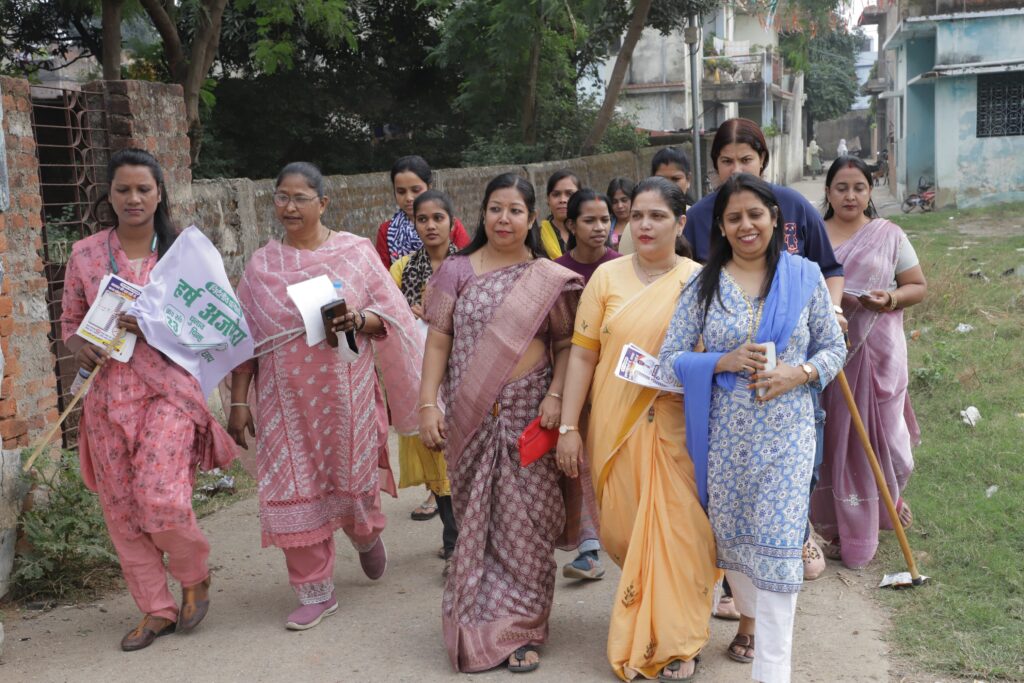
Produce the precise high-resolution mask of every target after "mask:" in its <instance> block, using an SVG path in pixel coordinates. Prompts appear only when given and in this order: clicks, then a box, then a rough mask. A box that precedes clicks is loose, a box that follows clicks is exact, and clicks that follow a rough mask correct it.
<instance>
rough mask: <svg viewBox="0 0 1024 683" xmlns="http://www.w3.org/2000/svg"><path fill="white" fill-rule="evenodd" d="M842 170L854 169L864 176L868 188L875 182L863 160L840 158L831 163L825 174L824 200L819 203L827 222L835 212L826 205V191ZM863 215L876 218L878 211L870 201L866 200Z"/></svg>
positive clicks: (829, 205) (847, 157)
mask: <svg viewBox="0 0 1024 683" xmlns="http://www.w3.org/2000/svg"><path fill="white" fill-rule="evenodd" d="M844 168H855V169H857V170H858V171H860V172H861V173H863V174H864V180H866V181H868V187H874V185H875V180H874V178H872V177H871V169H869V168H868V165H867V164H865V163H864V161H863V160H861V159H858V158H857V157H852V156H848V155H847V156H841V157H839V158H838V159H836V160H835V161H833V162H832V165H831V166H829V168H828V173H826V174H825V199H823V200H822V201H821V208H822V210H823V211H824V212H825V216H824V219H825V220H828V219H829V218H832V216H834V215H836V212H835V211H834V210H833V209H832V205H831V204H829V203H828V190H829V188H831V187H832V181H833V180H835V177H836V174H837V173H839V171H841V170H843V169H844ZM864 215H865V216H867V217H868V218H878V211H877V210H876V209H875V202H874V200H872V199H868V205H867V208H866V209H864Z"/></svg>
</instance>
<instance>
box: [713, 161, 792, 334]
mask: <svg viewBox="0 0 1024 683" xmlns="http://www.w3.org/2000/svg"><path fill="white" fill-rule="evenodd" d="M740 192H752V193H753V194H755V195H756V196H757V197H758V199H760V200H761V203H763V204H764V205H765V206H766V207H768V209H769V210H770V211H771V212H772V213H773V215H774V217H775V229H774V230H773V231H772V239H771V242H770V243H769V244H768V251H767V253H766V254H765V259H766V262H767V268H766V270H765V275H764V281H763V282H762V283H761V296H768V291H769V290H770V289H771V286H772V280H774V279H775V271H776V269H777V268H778V266H779V259H781V258H782V256H781V254H782V250H783V249H784V248H785V223H784V221H783V218H782V209H780V208H779V202H778V200H777V199H776V198H775V193H774V192H772V186H771V185H769V184H768V183H767V182H766V181H764V180H762V179H761V178H759V177H757V176H756V175H753V174H750V173H737V174H736V175H734V176H732V177H731V178H729V179H728V180H726V181H725V182H724V183H723V184H722V186H721V187H720V188H718V195H717V196H716V197H715V206H714V208H713V209H712V213H711V254H710V256H709V257H708V262H707V264H706V265H705V266H704V269H703V270H702V271H701V273H700V276H699V277H698V278H697V279H696V280H694V282H695V283H697V285H698V286H699V287H700V289H699V292H698V299H699V301H700V303H701V317H702V318H707V315H708V309H709V308H711V302H712V301H713V300H714V298H715V297H716V296H718V297H719V301H721V296H720V294H719V289H718V286H719V283H720V282H721V276H722V269H723V268H724V267H725V264H726V263H728V262H729V261H730V260H731V259H732V245H731V244H730V243H729V240H728V239H726V237H725V235H723V234H722V233H723V230H722V219H723V216H724V215H725V209H726V207H727V206H728V205H729V199H730V198H731V197H732V196H733V195H735V194H738V193H740Z"/></svg>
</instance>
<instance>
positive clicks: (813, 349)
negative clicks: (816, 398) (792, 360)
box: [807, 276, 846, 389]
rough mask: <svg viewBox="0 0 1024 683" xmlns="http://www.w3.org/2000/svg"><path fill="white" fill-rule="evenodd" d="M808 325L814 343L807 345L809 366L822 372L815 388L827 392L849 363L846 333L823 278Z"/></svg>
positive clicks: (812, 304) (816, 293)
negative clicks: (840, 326)
mask: <svg viewBox="0 0 1024 683" xmlns="http://www.w3.org/2000/svg"><path fill="white" fill-rule="evenodd" d="M808 305H809V307H810V311H809V315H808V320H807V324H808V326H809V327H810V333H811V335H810V341H809V343H808V345H807V362H808V363H810V364H811V365H813V366H814V367H815V369H817V371H818V380H817V382H815V384H814V386H815V387H816V388H818V389H824V388H825V386H826V385H827V384H828V383H829V382H831V381H832V380H833V379H835V377H836V375H838V374H839V371H840V370H842V369H843V365H844V364H845V363H846V343H845V342H844V341H843V331H842V330H841V329H840V328H839V322H838V321H837V320H836V316H835V313H833V312H832V299H831V297H830V296H829V293H828V288H827V287H826V286H825V278H824V276H822V278H821V280H820V281H819V282H818V288H817V289H815V290H814V294H812V295H811V301H810V303H809V304H808Z"/></svg>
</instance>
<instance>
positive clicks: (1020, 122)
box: [977, 71, 1024, 138]
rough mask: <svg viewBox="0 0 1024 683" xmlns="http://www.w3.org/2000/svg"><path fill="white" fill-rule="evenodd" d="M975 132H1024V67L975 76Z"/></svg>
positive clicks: (1000, 134)
mask: <svg viewBox="0 0 1024 683" xmlns="http://www.w3.org/2000/svg"><path fill="white" fill-rule="evenodd" d="M977 135H978V137H979V138H993V137H1003V136H1007V135H1024V71H1018V72H1014V73H1007V74H985V75H980V76H978V132H977Z"/></svg>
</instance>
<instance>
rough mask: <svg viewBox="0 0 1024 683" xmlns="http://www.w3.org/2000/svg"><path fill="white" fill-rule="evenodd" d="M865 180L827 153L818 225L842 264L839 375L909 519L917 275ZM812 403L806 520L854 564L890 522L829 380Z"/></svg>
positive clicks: (922, 287) (903, 239) (861, 170)
mask: <svg viewBox="0 0 1024 683" xmlns="http://www.w3.org/2000/svg"><path fill="white" fill-rule="evenodd" d="M872 184H873V182H872V179H871V173H870V171H869V170H868V168H867V166H866V165H865V164H864V162H863V161H861V160H860V159H857V158H854V157H843V158H840V159H836V161H835V162H833V164H832V167H831V168H830V169H829V171H828V175H827V176H826V178H825V200H826V202H827V206H826V213H825V227H826V229H827V230H828V236H829V239H830V240H831V242H832V248H833V250H834V251H835V254H836V258H837V259H839V261H840V262H842V264H843V268H844V270H845V272H846V285H845V287H846V293H845V294H844V296H843V314H844V315H845V316H846V319H847V320H848V321H849V323H850V328H849V335H850V344H851V348H850V351H849V354H848V356H847V362H846V368H845V371H846V377H847V380H848V381H849V383H850V389H851V391H852V392H853V395H854V399H855V401H856V403H857V409H858V410H859V412H860V414H861V417H862V418H863V420H864V424H865V426H866V427H867V430H868V434H869V435H870V437H871V445H872V448H873V449H874V451H875V453H876V454H877V455H878V461H879V464H880V465H881V467H882V472H883V473H884V474H885V479H886V483H887V484H888V487H889V492H890V493H891V494H892V497H893V498H894V499H895V500H897V509H898V510H899V513H900V520H901V522H902V523H903V525H904V526H909V524H910V522H911V520H912V516H911V514H910V506H909V505H908V504H907V503H906V502H904V501H903V499H902V498H901V497H900V493H901V492H902V491H903V489H904V487H905V486H906V485H907V480H908V479H909V478H910V473H911V471H912V470H913V469H914V458H913V454H912V452H911V449H912V447H913V446H916V445H917V444H918V443H920V430H919V429H918V426H917V418H916V417H915V416H914V411H913V409H912V408H911V406H910V398H909V396H908V395H907V383H908V376H907V342H906V337H905V336H904V332H903V309H905V308H907V307H909V306H913V305H914V304H916V303H919V302H921V301H922V300H923V299H924V296H925V292H926V287H927V284H926V282H925V278H924V273H923V272H922V271H921V266H920V264H919V263H918V260H917V255H916V254H915V253H914V248H913V247H912V246H911V245H910V242H909V241H908V240H907V236H906V235H905V234H904V233H903V231H902V230H900V228H899V227H898V226H896V225H894V224H893V223H890V222H889V221H887V220H885V219H884V218H878V216H877V214H876V212H875V210H874V206H873V205H872V204H871V187H872ZM822 405H823V407H824V408H825V410H826V411H827V412H828V422H827V423H826V424H825V457H824V461H823V462H822V466H821V480H820V481H819V482H818V487H817V488H816V489H815V490H814V493H813V495H812V496H811V521H812V522H813V524H814V527H815V529H817V531H818V533H819V534H821V536H822V537H823V538H825V539H826V540H827V541H829V544H828V545H827V546H826V547H825V548H824V551H825V554H826V555H827V556H829V557H831V558H832V559H842V561H843V564H845V565H846V566H848V567H851V568H858V567H863V566H864V565H866V564H867V563H868V562H870V561H871V559H872V558H873V557H874V556H875V550H876V549H877V548H878V530H879V529H891V528H892V524H891V522H890V520H889V517H888V515H887V514H886V511H885V507H884V505H883V504H882V503H881V501H880V499H879V493H878V486H877V485H876V483H875V479H874V476H873V475H872V473H871V468H870V465H869V464H868V460H867V454H866V453H865V452H864V447H863V446H862V445H861V443H860V440H859V439H858V438H857V432H856V430H854V429H853V425H852V424H851V422H850V411H849V409H848V408H847V406H846V401H845V400H844V399H843V394H842V392H841V391H840V390H839V387H838V386H836V385H835V384H832V385H830V386H829V387H828V388H827V389H826V390H825V392H824V394H823V395H822Z"/></svg>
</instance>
